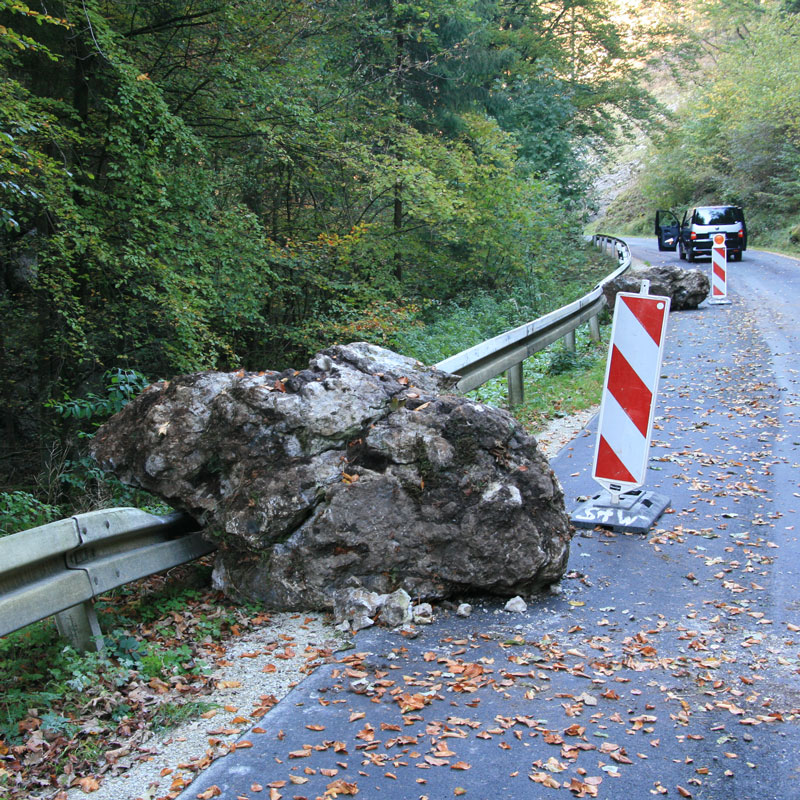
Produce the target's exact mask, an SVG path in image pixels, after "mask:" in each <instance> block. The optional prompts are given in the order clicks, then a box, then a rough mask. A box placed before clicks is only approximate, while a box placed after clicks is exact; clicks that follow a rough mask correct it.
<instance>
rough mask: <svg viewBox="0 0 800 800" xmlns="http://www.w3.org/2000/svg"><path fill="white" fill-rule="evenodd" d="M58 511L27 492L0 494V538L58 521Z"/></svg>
mask: <svg viewBox="0 0 800 800" xmlns="http://www.w3.org/2000/svg"><path fill="white" fill-rule="evenodd" d="M59 516H60V512H59V509H58V508H56V507H55V506H52V505H48V504H47V503H43V502H42V501H41V500H39V499H37V498H36V497H34V496H33V495H32V494H30V493H29V492H23V491H16V492H0V537H2V536H8V535H9V534H11V533H18V532H19V531H24V530H27V529H28V528H36V527H38V526H39V525H45V524H47V523H48V522H53V520H56V519H58V518H59Z"/></svg>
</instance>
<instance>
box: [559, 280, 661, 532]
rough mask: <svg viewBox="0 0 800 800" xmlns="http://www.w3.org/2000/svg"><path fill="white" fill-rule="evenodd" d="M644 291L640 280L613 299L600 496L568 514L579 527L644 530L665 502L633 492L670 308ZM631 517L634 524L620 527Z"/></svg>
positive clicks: (596, 474)
mask: <svg viewBox="0 0 800 800" xmlns="http://www.w3.org/2000/svg"><path fill="white" fill-rule="evenodd" d="M649 288H650V287H649V282H648V281H642V291H641V292H640V293H639V294H633V293H628V292H620V293H619V294H618V295H617V300H616V304H615V307H614V321H613V324H612V328H611V344H610V346H609V353H608V362H607V366H606V378H605V387H604V389H603V398H602V403H601V405H600V420H599V423H598V430H597V443H596V446H595V456H594V466H593V469H592V478H594V480H595V481H597V483H599V484H600V485H601V486H602V487H603V489H604V490H605V492H604V493H602V494H601V495H597V496H596V497H594V498H592V499H591V500H589V501H588V503H585V504H584V505H583V506H581V507H580V508H579V509H578V510H577V511H576V512H574V514H573V515H572V517H571V519H572V521H573V523H574V524H576V525H579V526H584V527H585V526H586V525H587V524H589V525H590V527H593V526H594V525H597V524H607V525H609V526H610V527H613V528H618V529H622V530H635V531H641V530H646V529H647V527H649V524H652V522H654V521H655V519H657V518H658V516H660V514H661V513H662V512H663V510H664V509H665V508H666V506H667V504H668V503H669V500H668V498H666V497H664V496H663V495H653V494H652V493H643V492H640V491H636V490H637V487H639V486H641V485H642V484H643V483H644V478H645V473H646V472H647V461H648V456H649V452H650V434H651V431H652V427H653V415H654V412H655V400H656V394H657V390H658V378H659V374H660V371H661V357H662V354H663V350H664V339H665V334H666V327H667V317H668V316H669V306H670V299H669V297H661V296H658V295H650V294H648V291H649ZM645 501H646V502H645ZM604 509H610V510H608V511H606V510H604ZM620 512H622V513H620ZM634 519H635V520H636V524H635V526H633V527H631V526H629V525H627V524H626V520H629V521H630V522H633V521H634ZM643 519H644V521H643ZM648 521H649V524H648ZM643 525H647V527H643Z"/></svg>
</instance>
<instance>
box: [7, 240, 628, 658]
mask: <svg viewBox="0 0 800 800" xmlns="http://www.w3.org/2000/svg"><path fill="white" fill-rule="evenodd" d="M592 241H593V242H594V244H595V245H596V246H598V247H601V248H603V249H604V250H605V251H608V252H614V251H615V252H616V253H617V257H618V258H619V261H620V267H619V269H617V270H615V271H614V272H613V273H611V274H610V275H608V276H607V277H606V278H604V279H603V280H602V281H600V283H598V284H597V286H595V288H594V289H592V291H591V292H589V294H587V295H585V296H584V297H581V298H580V299H579V300H575V301H574V302H572V303H570V304H569V305H566V306H564V307H563V308H560V309H558V310H557V311H553V312H551V313H550V314H546V315H545V316H544V317H540V318H539V319H536V320H534V321H533V322H528V323H526V324H525V325H521V326H520V327H519V328H515V329H514V330H511V331H508V332H507V333H504V334H501V335H500V336H496V337H495V338H494V339H489V340H488V341H486V342H482V343H481V344H479V345H476V346H475V347H471V348H469V349H468V350H464V351H463V352H461V353H458V354H456V355H454V356H451V357H450V358H447V359H445V360H444V361H441V362H439V363H438V364H436V366H437V367H438V368H439V369H442V370H445V371H447V372H452V373H454V374H456V375H459V376H460V380H459V382H458V384H457V386H458V388H459V389H460V390H461V391H464V392H467V391H469V390H470V389H475V388H477V387H478V386H480V385H482V384H483V383H486V381H488V380H490V379H491V378H494V377H497V376H498V375H501V374H503V373H504V372H506V373H507V374H508V381H509V400H510V402H511V404H512V405H515V404H518V403H521V402H522V362H523V361H524V360H525V359H526V358H528V357H529V356H531V355H533V354H534V353H536V352H538V351H540V350H543V349H544V348H545V347H547V346H548V345H550V344H552V343H553V342H555V341H556V340H557V339H561V338H565V339H566V340H567V344H568V346H569V345H570V342H571V346H572V348H573V349H574V346H575V330H576V328H577V327H578V326H579V325H582V324H583V323H585V322H587V321H588V322H589V324H590V326H591V330H592V335H593V336H594V337H595V338H599V326H598V323H597V315H598V314H599V313H600V311H602V309H603V307H604V305H605V297H604V296H603V290H602V287H603V284H604V283H606V282H607V281H609V280H611V279H613V278H615V277H616V276H617V275H620V274H621V273H622V272H624V271H625V270H626V269H628V267H629V266H630V263H631V256H630V250H629V249H628V246H627V245H626V244H625V242H623V241H622V240H621V239H616V238H615V237H613V236H605V235H597V236H594V237H592ZM214 549H215V548H214V546H213V545H212V544H210V543H209V542H207V541H205V540H204V539H203V538H202V536H201V535H200V533H199V531H198V527H197V524H196V523H195V521H194V520H193V519H192V518H191V517H189V516H188V515H186V514H182V513H179V512H175V513H173V514H169V515H166V516H157V515H155V514H148V513H147V512H145V511H141V510H139V509H138V508H111V509H105V510H102V511H92V512H89V513H87V514H78V515H76V516H74V517H70V518H69V519H62V520H59V521H58V522H51V523H50V524H48V525H42V526H40V527H38V528H32V529H30V530H27V531H22V532H21V533H15V534H12V535H11V536H6V537H4V538H3V539H1V540H0V551H2V563H0V636H4V635H6V634H8V633H11V632H12V631H15V630H19V629H20V628H24V627H25V626H26V625H30V624H31V623H32V622H36V621H38V620H40V619H44V618H45V617H50V616H54V615H55V617H56V624H57V626H58V629H59V632H60V633H61V635H62V636H64V637H65V638H67V639H68V640H69V641H70V643H71V644H72V645H73V646H75V647H76V648H79V649H82V650H88V649H91V648H96V649H100V648H101V647H102V642H103V637H102V633H101V631H100V626H99V625H98V623H97V616H96V614H95V611H94V606H93V605H92V603H93V601H94V599H95V598H97V597H98V596H99V595H101V594H103V593H104V592H107V591H109V590H110V589H114V588H116V587H118V586H122V585H123V584H125V583H129V582H130V581H134V580H137V579H138V578H143V577H145V576H147V575H153V574H155V573H157V572H161V571H163V570H165V569H169V568H170V567H174V566H177V565H178V564H183V563H185V562H187V561H191V560H193V559H195V558H199V557H200V556H203V555H206V554H207V553H210V552H212V551H213V550H214Z"/></svg>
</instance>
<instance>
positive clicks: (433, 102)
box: [0, 0, 648, 452]
mask: <svg viewBox="0 0 800 800" xmlns="http://www.w3.org/2000/svg"><path fill="white" fill-rule="evenodd" d="M615 7H616V6H615V5H614V4H613V3H612V0H553V1H552V2H538V3H527V4H525V3H517V2H515V0H435V1H434V0H415V2H398V1H397V0H366V2H365V1H364V0H318V2H310V0H266V1H265V0H257V1H256V0H234V2H225V3H220V2H216V0H152V2H148V3H138V2H134V1H133V0H57V2H52V3H51V2H48V3H47V4H44V3H42V4H41V5H38V4H34V3H28V4H26V3H23V2H17V0H0V70H1V71H2V74H3V81H2V84H0V224H2V234H1V235H0V248H1V249H2V263H3V266H2V271H1V272H0V314H1V315H2V319H3V326H2V330H1V331H0V351H1V352H2V364H1V365H0V405H2V408H3V410H4V412H3V415H2V423H0V424H2V426H3V431H4V437H3V438H4V447H5V448H6V449H7V451H9V452H14V451H15V450H19V449H20V448H21V447H22V446H23V444H25V446H26V447H27V446H28V445H27V444H26V443H30V441H32V439H31V434H32V432H33V431H37V430H41V428H42V426H43V425H46V424H49V422H48V419H49V418H48V416H47V412H46V410H43V409H46V407H47V406H46V404H47V403H48V402H50V403H51V404H52V403H53V402H63V401H64V400H68V399H69V398H72V397H75V396H77V395H83V396H85V395H86V393H87V392H88V391H92V390H96V389H97V388H98V387H99V385H100V383H101V382H102V380H103V377H102V376H103V375H104V374H105V373H107V372H108V371H109V370H137V371H139V372H141V373H144V374H145V375H148V376H149V377H151V378H155V377H168V376H170V375H172V374H175V373H179V372H187V371H191V370H196V369H202V368H239V367H246V368H255V369H260V368H264V367H270V368H282V367H285V366H287V365H290V364H292V363H296V361H297V359H302V358H303V357H304V356H305V355H306V354H307V353H308V352H310V351H313V350H314V349H316V348H318V347H320V346H324V345H326V344H330V343H332V342H333V341H335V340H336V339H337V337H338V336H339V335H341V333H342V332H343V331H351V330H353V328H354V327H355V328H358V326H359V322H360V321H366V322H365V326H364V327H366V328H368V327H369V324H371V323H373V322H374V321H375V320H376V319H378V320H379V321H380V324H381V326H382V327H383V329H385V328H386V327H387V326H388V327H391V326H392V325H398V324H402V321H403V320H404V319H407V317H408V314H409V313H412V310H413V309H415V308H420V307H424V306H425V304H426V303H430V302H447V301H451V300H453V299H459V298H466V297H469V296H471V295H474V294H476V293H481V292H490V293H491V292H500V293H504V294H506V295H507V294H510V293H511V292H512V290H513V287H514V285H515V283H516V282H518V281H520V280H523V279H524V280H530V278H531V276H535V275H537V274H542V273H545V272H548V271H552V270H553V269H555V268H556V266H555V264H556V261H555V260H554V256H555V254H557V253H559V252H563V251H564V248H565V247H566V246H567V245H568V243H570V242H571V241H572V239H571V237H572V236H573V235H574V234H575V232H576V230H577V227H578V224H579V215H578V212H579V211H580V209H581V208H583V207H585V204H586V188H587V185H588V180H587V174H588V173H587V171H586V169H585V160H584V157H585V155H586V154H587V152H588V151H589V148H590V147H595V148H596V147H599V146H601V145H602V143H603V142H605V141H608V139H609V138H610V137H611V136H612V135H613V131H614V129H615V126H616V125H617V124H618V123H619V122H620V121H621V120H623V119H637V118H639V119H641V118H644V117H646V115H647V113H648V111H647V108H646V103H644V102H643V95H642V92H641V91H640V90H639V89H638V88H637V83H636V78H637V66H636V65H637V64H638V63H639V61H637V59H639V58H640V55H641V53H640V49H639V47H638V46H635V45H634V41H635V39H634V38H633V37H632V36H631V28H630V25H628V24H627V23H624V22H623V20H622V18H621V17H620V18H616V21H614V20H615V18H614V16H613V14H612V12H613V11H614V8H615Z"/></svg>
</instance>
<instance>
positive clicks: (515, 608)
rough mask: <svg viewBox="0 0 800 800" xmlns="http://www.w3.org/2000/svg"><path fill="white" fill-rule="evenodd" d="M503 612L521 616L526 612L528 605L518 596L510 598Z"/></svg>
mask: <svg viewBox="0 0 800 800" xmlns="http://www.w3.org/2000/svg"><path fill="white" fill-rule="evenodd" d="M504 610H505V611H512V612H515V613H517V614H521V613H523V612H525V611H527V610H528V604H527V603H526V602H525V601H524V600H523V599H522V598H521V597H519V596H517V597H512V598H511V599H510V600H509V601H508V602H507V603H506V605H505V609H504Z"/></svg>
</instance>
